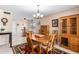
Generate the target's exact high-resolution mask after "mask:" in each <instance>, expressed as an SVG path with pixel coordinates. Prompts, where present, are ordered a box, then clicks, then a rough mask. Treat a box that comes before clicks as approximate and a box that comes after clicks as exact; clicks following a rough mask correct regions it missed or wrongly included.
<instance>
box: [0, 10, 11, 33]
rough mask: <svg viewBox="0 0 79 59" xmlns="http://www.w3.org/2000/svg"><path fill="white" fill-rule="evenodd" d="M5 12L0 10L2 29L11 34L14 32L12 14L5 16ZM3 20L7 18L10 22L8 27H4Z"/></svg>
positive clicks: (7, 24)
mask: <svg viewBox="0 0 79 59" xmlns="http://www.w3.org/2000/svg"><path fill="white" fill-rule="evenodd" d="M3 12H4V10H0V29H1V28H4V29H5V31H6V32H11V31H12V26H11V25H12V14H10V15H8V14H4V13H3ZM2 18H7V19H8V22H7V23H6V26H3V23H2V22H1V19H2Z"/></svg>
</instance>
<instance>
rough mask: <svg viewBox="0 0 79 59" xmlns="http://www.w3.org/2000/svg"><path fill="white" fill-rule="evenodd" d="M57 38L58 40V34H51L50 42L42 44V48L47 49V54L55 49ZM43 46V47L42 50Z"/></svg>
mask: <svg viewBox="0 0 79 59" xmlns="http://www.w3.org/2000/svg"><path fill="white" fill-rule="evenodd" d="M55 40H56V34H51V35H50V37H49V41H48V43H47V44H45V45H42V48H43V49H44V50H45V51H46V53H47V54H48V53H49V52H50V53H52V52H53V51H54V44H55ZM42 48H41V50H42ZM42 52H43V51H41V53H42Z"/></svg>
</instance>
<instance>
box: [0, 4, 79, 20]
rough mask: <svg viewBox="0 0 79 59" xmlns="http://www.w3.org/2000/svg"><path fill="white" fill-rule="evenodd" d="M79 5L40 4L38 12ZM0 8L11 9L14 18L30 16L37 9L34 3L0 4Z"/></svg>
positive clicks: (63, 9) (48, 11)
mask: <svg viewBox="0 0 79 59" xmlns="http://www.w3.org/2000/svg"><path fill="white" fill-rule="evenodd" d="M75 7H79V6H78V5H40V7H39V10H40V13H42V14H44V16H47V15H50V14H55V13H57V12H61V11H65V10H68V9H71V8H75ZM0 9H4V10H7V11H11V12H12V13H13V15H14V16H15V18H18V19H19V18H23V17H26V18H32V16H33V14H34V13H36V11H37V6H36V5H0Z"/></svg>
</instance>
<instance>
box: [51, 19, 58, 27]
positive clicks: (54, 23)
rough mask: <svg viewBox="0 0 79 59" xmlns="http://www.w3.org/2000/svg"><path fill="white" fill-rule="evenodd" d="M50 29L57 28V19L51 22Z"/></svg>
mask: <svg viewBox="0 0 79 59" xmlns="http://www.w3.org/2000/svg"><path fill="white" fill-rule="evenodd" d="M52 27H58V19H53V20H52Z"/></svg>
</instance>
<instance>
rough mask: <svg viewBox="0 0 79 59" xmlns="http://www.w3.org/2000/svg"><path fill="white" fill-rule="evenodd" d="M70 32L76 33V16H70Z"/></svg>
mask: <svg viewBox="0 0 79 59" xmlns="http://www.w3.org/2000/svg"><path fill="white" fill-rule="evenodd" d="M70 34H74V35H76V34H77V18H76V17H74V18H70Z"/></svg>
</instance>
